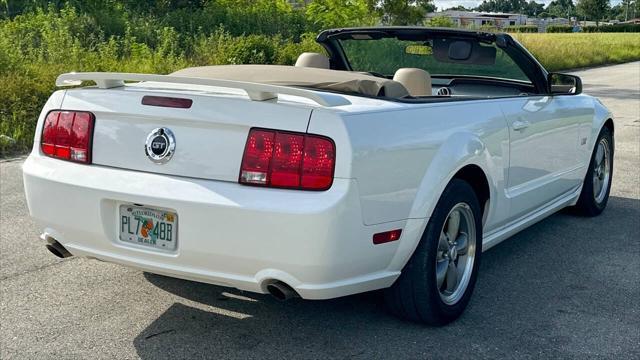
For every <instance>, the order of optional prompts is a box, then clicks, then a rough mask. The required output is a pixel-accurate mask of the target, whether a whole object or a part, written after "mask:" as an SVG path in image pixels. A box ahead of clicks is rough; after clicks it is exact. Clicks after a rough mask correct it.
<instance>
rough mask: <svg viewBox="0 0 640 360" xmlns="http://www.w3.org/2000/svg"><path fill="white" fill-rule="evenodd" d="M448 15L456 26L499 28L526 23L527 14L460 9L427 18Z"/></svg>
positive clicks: (434, 14) (441, 12)
mask: <svg viewBox="0 0 640 360" xmlns="http://www.w3.org/2000/svg"><path fill="white" fill-rule="evenodd" d="M440 16H444V17H448V18H449V19H451V21H453V23H454V24H456V25H457V26H458V27H472V28H479V27H482V26H492V27H497V28H499V29H501V28H505V27H507V26H516V25H526V23H527V15H522V14H510V13H493V12H477V11H461V10H445V11H440V12H433V13H429V14H427V20H429V19H431V18H434V17H440Z"/></svg>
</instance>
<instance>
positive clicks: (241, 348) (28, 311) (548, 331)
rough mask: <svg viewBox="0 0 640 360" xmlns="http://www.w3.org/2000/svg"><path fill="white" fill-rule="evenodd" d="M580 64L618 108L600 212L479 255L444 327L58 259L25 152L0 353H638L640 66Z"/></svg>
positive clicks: (349, 306)
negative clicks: (465, 292) (36, 215)
mask: <svg viewBox="0 0 640 360" xmlns="http://www.w3.org/2000/svg"><path fill="white" fill-rule="evenodd" d="M576 74H578V75H580V76H581V77H582V79H583V82H584V89H585V92H586V93H590V94H592V95H596V96H598V97H600V99H601V100H602V101H603V102H604V103H605V104H606V105H607V106H609V107H610V109H611V110H612V111H613V113H614V115H615V116H616V129H615V138H616V153H615V161H614V165H615V168H614V180H613V189H612V192H611V199H610V201H609V206H608V208H607V210H606V211H605V212H604V213H603V214H602V215H601V216H599V217H597V218H583V217H577V216H574V215H571V214H570V213H568V212H566V211H563V212H560V213H558V214H555V215H553V216H551V217H549V218H547V219H546V220H544V221H542V222H540V223H538V224H536V225H534V226H533V227H531V228H529V229H527V230H525V231H523V232H521V233H519V234H517V235H516V236H514V237H512V238H511V239H509V240H507V241H505V242H503V243H502V244H500V245H498V246H496V247H494V248H493V249H491V250H489V251H487V252H486V253H484V254H483V259H482V265H481V268H480V273H479V277H478V283H477V286H476V290H475V293H474V295H473V298H472V300H471V303H470V305H469V307H468V308H467V311H466V312H465V314H464V315H463V316H462V317H461V318H460V319H459V320H458V321H456V322H455V323H453V324H451V325H449V326H446V327H442V328H431V327H425V326H420V325H417V324H412V323H408V322H403V321H401V320H398V319H396V318H394V317H393V316H391V315H389V314H388V312H387V311H386V309H385V306H384V304H383V303H382V301H381V300H380V297H379V294H378V293H375V292H374V293H367V294H360V295H355V296H349V297H345V298H340V299H334V300H328V301H303V300H293V301H288V302H278V301H276V300H274V299H272V298H270V297H269V296H266V295H256V294H251V293H242V292H240V291H237V290H233V289H227V288H222V287H218V286H212V285H207V284H201V283H196V282H190V281H184V280H177V279H172V278H168V277H163V276H158V275H152V274H147V273H143V272H141V271H138V270H134V269H129V268H126V267H122V266H118V265H113V264H108V263H103V262H99V261H96V260H89V259H83V258H75V257H72V258H68V259H65V260H60V259H58V258H56V257H54V256H53V255H52V254H50V253H49V252H48V251H47V250H46V249H45V247H44V246H43V244H42V243H41V241H40V240H39V239H38V234H39V231H40V229H38V228H36V226H35V224H34V223H33V221H32V220H31V219H30V218H29V216H28V210H27V206H26V203H25V198H24V190H23V185H22V177H21V170H20V165H21V163H22V161H23V159H14V160H8V161H2V162H0V358H2V359H31V358H34V359H39V358H60V359H75V358H91V359H94V358H113V359H132V358H142V359H163V358H184V359H197V358H213V359H250V358H271V359H283V358H314V359H320V358H323V359H324V358H340V359H342V358H349V359H352V358H353V359H378V358H392V359H401V358H414V359H415V358H445V357H447V358H470V357H472V358H551V357H562V358H585V357H599V358H600V357H604V358H624V359H627V358H636V359H637V358H640V235H639V234H640V62H635V63H628V64H623V65H616V66H610V67H601V68H595V69H590V70H585V71H580V72H577V73H576ZM70 206H74V204H73V199H69V202H68V203H66V204H60V211H64V208H65V207H70Z"/></svg>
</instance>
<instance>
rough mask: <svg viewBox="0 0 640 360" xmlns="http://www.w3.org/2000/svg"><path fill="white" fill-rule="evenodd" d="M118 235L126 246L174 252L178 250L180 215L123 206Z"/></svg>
mask: <svg viewBox="0 0 640 360" xmlns="http://www.w3.org/2000/svg"><path fill="white" fill-rule="evenodd" d="M118 234H119V239H120V241H122V242H124V243H126V244H135V245H138V246H141V247H144V248H145V249H154V250H164V251H171V252H173V251H175V250H176V249H177V248H178V214H177V213H176V212H175V211H172V210H166V209H163V208H159V207H153V206H144V205H133V204H122V205H120V206H119V208H118Z"/></svg>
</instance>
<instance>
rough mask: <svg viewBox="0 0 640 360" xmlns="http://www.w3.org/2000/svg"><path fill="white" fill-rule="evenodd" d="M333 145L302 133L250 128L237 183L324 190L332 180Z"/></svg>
mask: <svg viewBox="0 0 640 360" xmlns="http://www.w3.org/2000/svg"><path fill="white" fill-rule="evenodd" d="M335 158H336V155H335V145H334V143H333V141H331V139H329V138H326V137H323V136H319V135H310V134H304V133H294V132H285V131H275V130H264V129H251V131H250V132H249V136H248V137H247V144H246V146H245V150H244V156H243V158H242V166H241V168H240V180H239V182H240V183H241V184H250V185H262V186H269V187H280V188H291V189H302V190H326V189H328V188H329V187H331V184H332V183H333V171H334V168H335Z"/></svg>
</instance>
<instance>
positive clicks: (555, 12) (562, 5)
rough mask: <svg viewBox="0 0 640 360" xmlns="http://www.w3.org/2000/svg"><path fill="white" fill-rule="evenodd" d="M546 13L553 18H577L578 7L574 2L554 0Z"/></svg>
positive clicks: (570, 0)
mask: <svg viewBox="0 0 640 360" xmlns="http://www.w3.org/2000/svg"><path fill="white" fill-rule="evenodd" d="M545 11H546V12H547V13H548V14H549V15H551V17H561V18H567V19H568V18H570V17H572V16H576V6H575V5H573V1H572V0H554V1H552V2H550V3H549V5H548V6H547V8H546V9H545Z"/></svg>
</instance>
